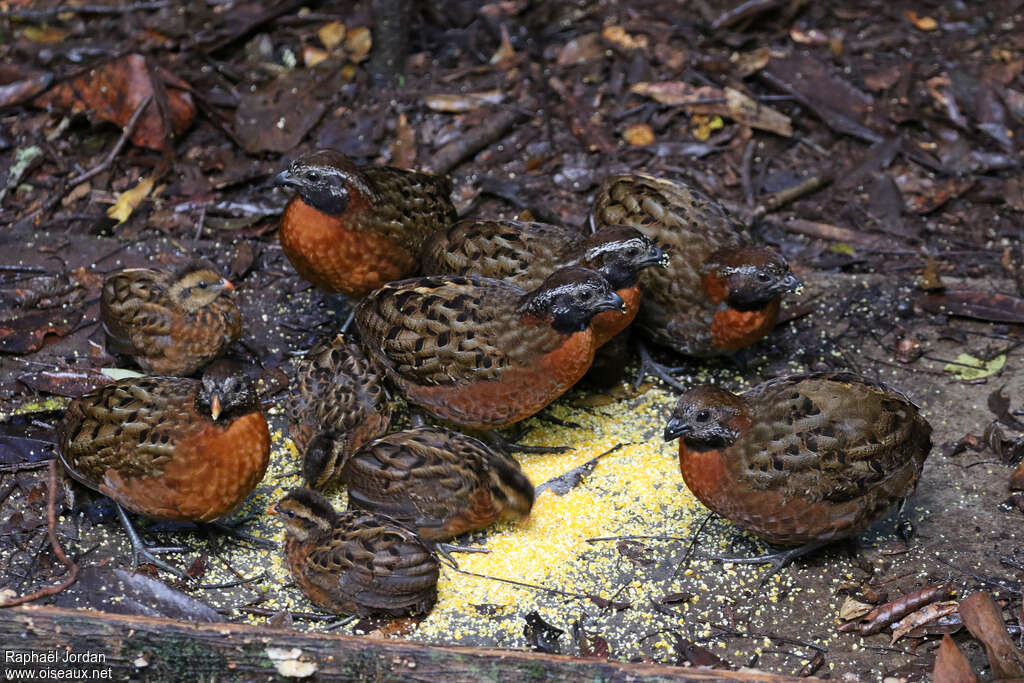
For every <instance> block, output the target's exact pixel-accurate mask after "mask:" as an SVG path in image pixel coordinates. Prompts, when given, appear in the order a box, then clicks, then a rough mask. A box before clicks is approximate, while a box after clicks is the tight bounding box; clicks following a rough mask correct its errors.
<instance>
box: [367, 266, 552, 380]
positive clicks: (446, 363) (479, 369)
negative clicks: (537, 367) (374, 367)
mask: <svg viewBox="0 0 1024 683" xmlns="http://www.w3.org/2000/svg"><path fill="white" fill-rule="evenodd" d="M525 294H526V292H525V291H524V290H523V289H522V288H521V287H517V286H516V285H513V284H511V283H506V282H502V281H500V280H494V279H490V278H483V277H476V276H468V277H463V276H450V277H446V276H430V277H423V278H414V279H410V280H400V281H398V282H391V283H389V284H387V285H384V286H383V287H381V288H380V289H378V290H377V291H375V292H373V294H371V295H370V296H368V297H367V298H366V299H364V300H363V301H361V302H360V304H359V306H357V308H356V318H355V319H356V323H357V325H358V326H359V333H360V336H361V338H362V339H363V344H364V346H365V347H366V349H367V351H368V353H370V355H371V356H372V357H373V358H374V359H375V360H376V361H377V363H378V364H379V365H381V366H383V367H384V368H386V369H387V373H388V375H389V376H390V377H391V378H392V379H394V380H396V381H398V383H399V384H402V383H405V382H413V383H416V384H420V385H446V384H454V385H459V384H468V383H470V382H481V381H493V380H499V379H501V377H502V375H503V374H504V373H505V372H506V371H508V370H510V369H513V368H516V367H524V368H525V367H528V366H529V365H530V364H531V363H532V362H533V360H534V359H535V358H536V357H537V356H538V355H543V354H545V353H548V352H550V351H553V350H554V349H556V348H558V345H559V344H560V343H561V341H562V338H563V335H561V334H559V333H557V332H555V331H554V330H553V329H552V328H551V327H550V326H549V325H545V324H535V325H524V324H523V323H522V317H523V316H522V313H521V312H520V311H519V310H518V305H519V301H520V299H521V298H522V297H523V296H524V295H525Z"/></svg>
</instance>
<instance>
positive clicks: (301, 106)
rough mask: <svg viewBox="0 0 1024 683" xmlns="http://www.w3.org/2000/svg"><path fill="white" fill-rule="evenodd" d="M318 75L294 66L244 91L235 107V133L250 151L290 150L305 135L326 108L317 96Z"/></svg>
mask: <svg viewBox="0 0 1024 683" xmlns="http://www.w3.org/2000/svg"><path fill="white" fill-rule="evenodd" d="M315 74H316V72H314V71H307V70H304V69H295V70H293V71H289V72H287V73H285V74H283V75H281V76H279V77H278V78H276V79H275V80H273V81H271V82H270V83H268V84H266V85H265V86H263V87H261V88H259V89H258V90H256V91H255V92H249V91H248V90H246V91H245V92H244V93H243V94H242V97H241V99H240V100H239V103H238V108H237V109H236V110H235V132H236V133H237V134H238V137H239V138H240V139H242V140H243V141H244V142H245V149H246V151H247V152H249V153H250V154H258V153H260V152H278V153H283V152H288V151H290V150H292V149H294V148H295V146H296V145H298V144H299V142H300V141H301V140H302V138H304V137H306V133H308V132H309V131H310V129H311V128H312V127H313V126H315V125H316V123H317V121H319V120H320V117H321V116H323V113H324V111H325V110H326V109H327V105H326V104H324V103H323V102H321V101H319V100H317V99H316V92H315V89H314V88H313V87H312V84H313V83H315V82H316V78H317V76H316V75H315Z"/></svg>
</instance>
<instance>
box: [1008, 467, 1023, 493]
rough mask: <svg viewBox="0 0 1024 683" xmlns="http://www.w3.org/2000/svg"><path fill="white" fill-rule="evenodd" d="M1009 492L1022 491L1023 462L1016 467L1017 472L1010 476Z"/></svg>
mask: <svg viewBox="0 0 1024 683" xmlns="http://www.w3.org/2000/svg"><path fill="white" fill-rule="evenodd" d="M1010 490H1011V491H1024V460H1021V463H1020V465H1017V470H1016V471H1015V472H1014V473H1013V474H1012V475H1010Z"/></svg>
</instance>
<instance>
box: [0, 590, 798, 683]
mask: <svg viewBox="0 0 1024 683" xmlns="http://www.w3.org/2000/svg"><path fill="white" fill-rule="evenodd" d="M0 642H2V643H3V644H4V646H3V648H4V649H5V650H7V651H8V652H10V651H16V652H19V653H24V652H29V651H34V652H37V653H57V654H56V655H55V656H56V657H57V661H58V664H50V665H46V664H43V665H39V664H36V665H34V666H36V667H38V666H50V667H51V668H60V664H59V662H61V661H62V660H63V658H64V656H65V655H64V653H65V652H72V653H74V654H75V655H77V656H81V655H83V654H84V655H86V656H87V657H88V656H89V655H90V654H93V653H100V654H103V655H104V658H105V661H104V662H102V663H78V664H74V665H68V666H77V667H80V668H101V669H110V670H111V674H107V675H106V676H104V678H108V680H109V679H110V678H112V679H113V680H123V679H124V678H126V677H128V678H132V679H134V680H144V681H146V680H151V681H165V680H183V679H184V677H187V678H188V679H190V680H246V681H264V680H282V678H281V673H282V672H284V673H289V674H290V675H291V677H293V678H295V677H297V676H296V674H298V675H299V676H301V675H302V674H306V675H307V676H308V680H317V681H334V680H365V681H382V680H387V681H406V680H410V681H411V680H417V681H418V680H423V681H438V680H442V681H470V680H471V681H499V680H515V681H542V680H543V681H575V680H587V681H628V680H639V679H643V680H645V681H753V682H757V681H764V682H765V683H769V682H770V683H782V682H785V681H798V680H799V681H807V680H810V679H806V678H802V679H797V678H792V677H786V676H775V675H772V674H768V673H760V672H753V671H744V672H735V671H717V670H716V671H710V670H696V669H685V668H676V667H667V666H656V665H651V664H630V663H623V662H607V661H602V660H597V659H578V658H572V657H563V656H556V655H545V654H533V653H528V652H519V651H508V650H493V649H479V648H471V647H433V646H428V645H421V644H419V643H412V642H409V641H404V640H393V639H377V638H360V637H355V636H342V635H332V634H319V633H302V632H298V631H291V630H287V629H275V628H263V627H256V626H248V625H241V624H227V623H224V624H194V623H188V622H181V621H175V620H172V619H157V618H151V617H137V616H126V615H120V614H106V613H102V612H94V611H87V610H70V609H61V608H57V607H35V606H24V607H16V608H12V609H7V610H0ZM275 649H277V650H278V651H277V652H275V651H274V650H275ZM282 651H284V652H288V651H290V653H289V654H288V655H287V656H284V657H283V658H282V654H283V653H282ZM5 657H6V661H7V663H5V664H4V666H5V667H7V668H15V667H17V666H18V665H17V664H12V663H11V660H10V655H6V653H5ZM3 660H4V657H0V661H3ZM79 661H80V662H88V661H89V659H80V660H79ZM289 661H291V662H293V663H292V664H288V662H289ZM314 666H315V672H314V669H313V667H314ZM282 667H283V668H282Z"/></svg>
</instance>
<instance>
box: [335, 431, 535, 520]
mask: <svg viewBox="0 0 1024 683" xmlns="http://www.w3.org/2000/svg"><path fill="white" fill-rule="evenodd" d="M341 479H342V480H343V481H344V482H345V484H346V486H347V487H348V500H349V507H350V508H361V509H365V510H371V511H373V512H380V513H383V514H386V515H389V516H391V517H394V518H395V519H398V520H401V521H403V522H405V523H407V524H409V525H410V526H412V527H413V528H414V529H416V531H417V532H418V533H419V534H420V535H421V536H423V537H424V538H429V539H447V538H451V537H453V536H457V535H458V534H461V533H465V532H467V531H471V530H474V529H481V528H483V527H486V526H489V525H490V524H492V523H494V522H496V521H498V520H501V519H506V520H514V519H520V518H522V517H524V516H526V515H528V514H529V512H530V507H531V506H532V505H533V485H532V484H530V481H529V480H528V479H527V478H526V476H525V475H524V474H523V473H522V470H521V469H520V467H519V463H518V462H516V460H515V459H514V458H512V457H511V456H508V455H505V454H503V453H496V452H495V451H493V450H491V449H490V448H489V447H488V446H487V445H486V444H484V443H483V442H481V441H479V440H477V439H474V438H472V437H469V436H465V435H464V434H460V433H459V432H454V431H451V430H449V429H444V428H441V427H414V428H412V429H407V430H404V431H401V432H395V433H393V434H388V435H387V436H384V437H382V438H379V439H376V440H374V441H371V442H370V443H368V444H366V445H365V446H363V448H361V449H360V450H359V451H358V452H356V454H355V455H353V456H352V457H351V458H349V459H348V461H347V462H346V463H345V466H344V467H343V468H342V471H341Z"/></svg>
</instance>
